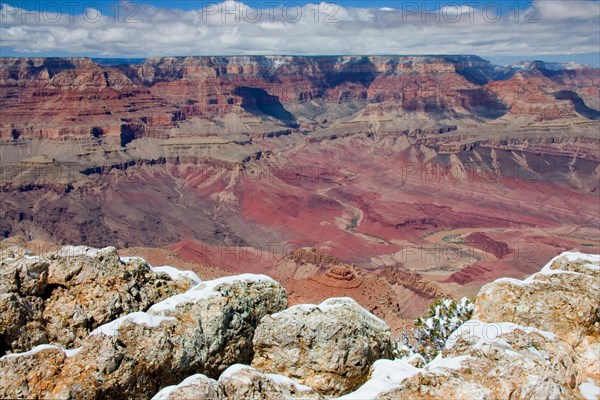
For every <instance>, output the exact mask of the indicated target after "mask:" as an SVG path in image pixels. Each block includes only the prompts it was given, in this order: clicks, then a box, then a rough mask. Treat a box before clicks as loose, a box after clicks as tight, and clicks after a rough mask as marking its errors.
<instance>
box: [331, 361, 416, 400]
mask: <svg viewBox="0 0 600 400" xmlns="http://www.w3.org/2000/svg"><path fill="white" fill-rule="evenodd" d="M419 372H423V369H421V368H416V367H413V366H412V365H410V364H409V363H407V362H406V361H404V360H394V361H392V360H377V361H375V363H374V364H373V373H372V374H371V378H370V379H369V380H368V381H367V382H365V384H364V385H362V386H361V387H360V388H358V389H357V390H356V391H354V392H352V393H348V394H347V395H345V396H342V397H340V399H344V400H367V399H374V398H375V397H377V396H378V395H379V394H381V393H385V392H389V391H391V390H394V389H397V388H399V387H400V386H401V385H402V382H403V381H404V380H405V379H408V378H410V377H411V376H413V375H416V374H418V373H419Z"/></svg>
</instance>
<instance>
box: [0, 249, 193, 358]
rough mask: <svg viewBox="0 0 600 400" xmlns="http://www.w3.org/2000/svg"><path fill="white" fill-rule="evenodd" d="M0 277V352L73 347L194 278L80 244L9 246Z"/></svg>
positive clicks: (189, 283)
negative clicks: (30, 248) (32, 248)
mask: <svg viewBox="0 0 600 400" xmlns="http://www.w3.org/2000/svg"><path fill="white" fill-rule="evenodd" d="M156 272H158V270H157V271H156ZM0 277H1V279H0V308H1V309H2V310H3V312H2V317H1V319H0V355H4V354H5V353H12V352H20V351H25V350H28V349H30V348H31V347H33V346H35V345H39V344H46V343H51V344H57V345H61V346H64V347H72V346H78V345H80V344H81V342H82V340H83V339H84V338H86V337H87V336H88V334H89V333H90V332H91V331H92V330H93V329H95V328H97V327H98V326H100V325H102V324H105V323H107V322H110V321H112V320H114V319H116V318H118V317H120V316H122V315H125V314H128V313H131V312H135V311H141V310H146V309H147V308H148V307H150V306H151V305H152V304H154V303H157V302H159V301H160V300H163V299H165V298H167V297H170V296H173V295H175V294H177V293H181V292H184V291H185V290H187V289H188V288H189V287H190V286H191V285H192V284H193V283H195V282H193V281H192V280H191V279H187V278H183V277H179V279H178V280H172V279H171V277H170V276H169V275H166V274H163V273H158V274H157V273H155V272H153V271H152V270H151V268H150V267H149V265H148V264H147V263H146V262H145V261H143V260H141V259H131V260H126V261H122V260H121V259H119V256H118V255H117V252H116V249H115V248H114V247H106V248H104V249H100V250H98V249H92V248H89V247H83V246H80V247H73V246H65V247H63V248H62V249H61V250H60V251H58V252H55V253H48V254H43V255H41V256H29V255H27V253H26V252H25V250H24V249H22V248H19V247H11V248H9V249H7V250H5V251H4V252H3V255H2V261H1V263H0ZM196 278H197V277H196Z"/></svg>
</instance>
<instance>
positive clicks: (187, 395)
mask: <svg viewBox="0 0 600 400" xmlns="http://www.w3.org/2000/svg"><path fill="white" fill-rule="evenodd" d="M184 399H185V400H187V399H210V400H239V399H244V400H281V399H289V400H293V399H298V400H310V399H318V400H322V399H323V397H322V396H321V395H320V394H319V393H317V392H316V391H315V390H314V389H311V388H310V387H308V386H304V385H301V384H299V383H297V382H295V381H294V380H292V379H290V378H287V377H285V376H281V375H277V374H265V373H264V372H261V371H259V370H257V369H255V368H252V367H250V366H248V365H242V364H235V365H232V366H231V367H229V368H227V369H226V370H225V371H224V372H223V373H222V374H221V376H220V377H219V379H218V381H215V380H213V379H210V378H208V377H206V376H205V375H200V374H196V375H192V376H190V377H189V378H186V379H185V380H183V381H182V382H181V383H180V384H178V385H175V386H169V387H167V388H165V389H163V390H161V391H160V392H159V393H157V394H156V395H155V396H154V397H153V398H152V400H184Z"/></svg>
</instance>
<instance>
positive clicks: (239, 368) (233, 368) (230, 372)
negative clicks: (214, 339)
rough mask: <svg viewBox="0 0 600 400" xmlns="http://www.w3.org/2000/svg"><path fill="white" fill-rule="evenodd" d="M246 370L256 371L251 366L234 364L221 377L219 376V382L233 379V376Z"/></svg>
mask: <svg viewBox="0 0 600 400" xmlns="http://www.w3.org/2000/svg"><path fill="white" fill-rule="evenodd" d="M245 369H251V370H254V368H252V367H250V366H249V365H244V364H233V365H232V366H230V367H229V368H227V369H226V370H225V371H223V373H222V374H221V376H219V381H222V380H223V379H226V378H231V377H232V376H233V375H235V374H237V373H238V372H240V371H243V370H245Z"/></svg>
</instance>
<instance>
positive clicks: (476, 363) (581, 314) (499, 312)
mask: <svg viewBox="0 0 600 400" xmlns="http://www.w3.org/2000/svg"><path fill="white" fill-rule="evenodd" d="M599 271H600V257H599V256H590V255H586V254H581V253H564V254H563V255H561V256H559V257H556V258H554V259H553V260H552V261H550V262H549V263H548V264H547V265H546V266H545V267H544V268H543V269H542V270H541V271H540V272H539V273H537V274H534V275H532V276H530V277H529V278H527V279H526V280H524V281H518V280H514V279H500V280H497V281H495V282H493V283H490V284H488V285H486V286H484V287H483V288H482V290H481V291H480V292H479V294H478V296H477V298H476V303H475V310H474V314H473V319H472V320H470V321H467V322H465V324H464V325H462V326H461V327H460V328H458V329H457V330H456V331H455V332H454V333H453V334H452V335H451V336H450V338H449V339H448V342H447V343H446V348H445V349H444V350H443V352H442V354H441V355H439V356H438V357H437V358H436V359H435V360H433V361H432V362H431V363H430V364H428V365H426V366H425V367H424V368H422V369H420V368H414V367H412V366H409V365H408V364H407V363H406V362H405V361H402V360H396V361H393V362H389V363H388V364H387V365H382V364H380V365H377V364H376V365H375V369H374V372H373V373H372V378H371V379H372V381H370V382H367V384H365V386H364V387H363V388H361V389H359V390H358V391H357V392H355V393H353V394H352V395H351V396H349V397H348V398H355V399H358V398H377V399H378V400H384V399H385V400H392V399H404V398H411V399H430V398H473V397H476V398H494V399H495V398H519V399H527V398H572V399H583V398H585V399H593V398H594V397H596V396H597V395H598V393H599V391H600V376H599V374H598V368H597V366H598V363H599V362H600V360H599V354H598V351H597V349H598V341H599V340H600V331H599V330H598V311H599V308H598V302H597V298H598V296H599V295H600V286H599V282H600V281H599V278H600V275H599ZM394 371H397V372H396V376H395V377H394V375H393V374H394ZM390 377H391V378H390ZM382 388H383V389H382ZM375 389H376V390H375ZM361 390H362V391H361ZM367 393H370V397H369V396H366V397H360V396H361V395H364V394H367Z"/></svg>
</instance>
